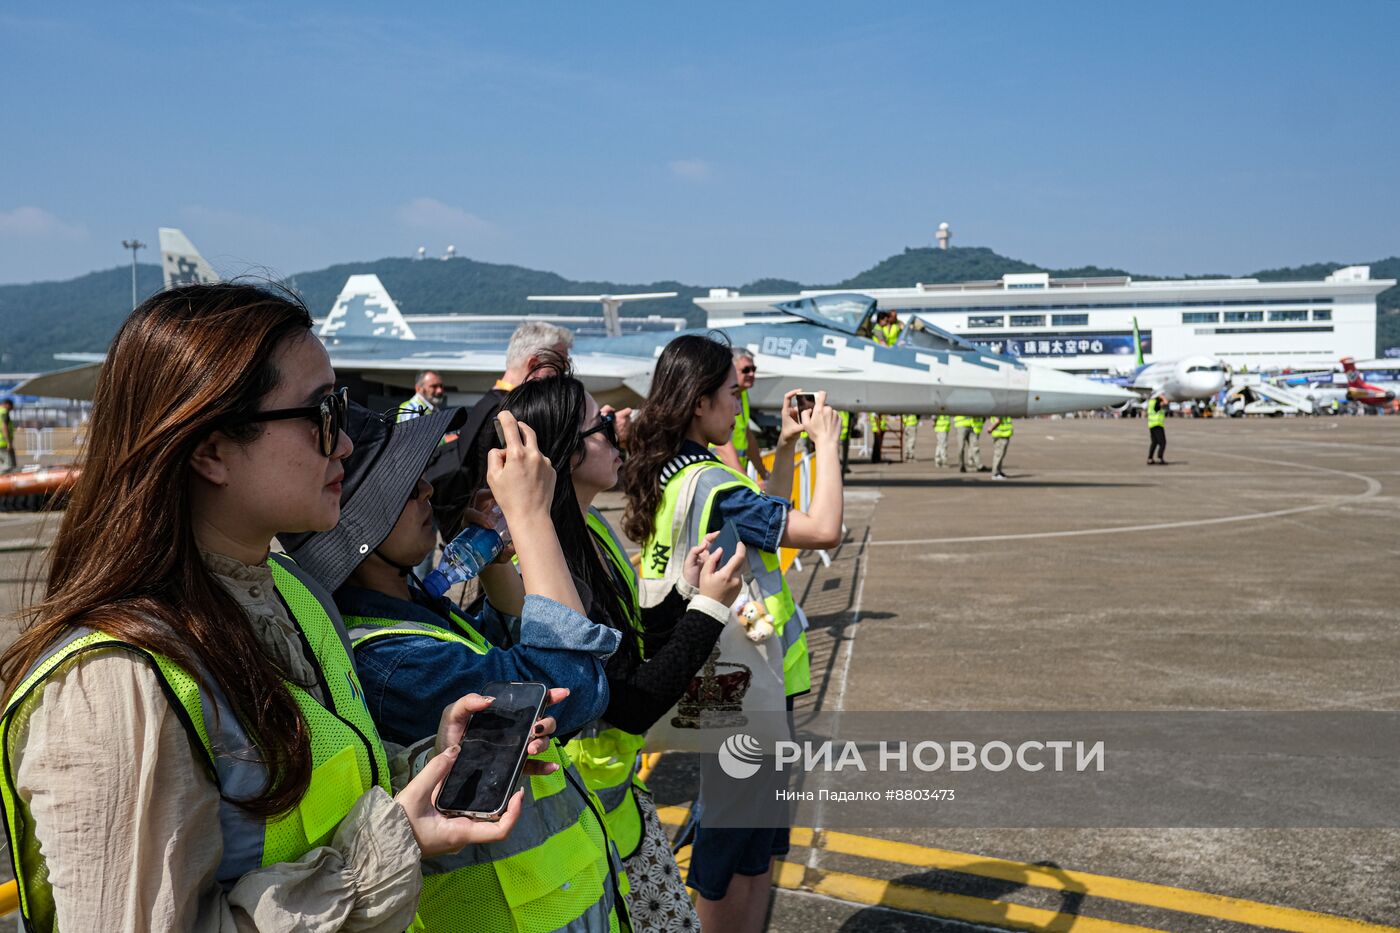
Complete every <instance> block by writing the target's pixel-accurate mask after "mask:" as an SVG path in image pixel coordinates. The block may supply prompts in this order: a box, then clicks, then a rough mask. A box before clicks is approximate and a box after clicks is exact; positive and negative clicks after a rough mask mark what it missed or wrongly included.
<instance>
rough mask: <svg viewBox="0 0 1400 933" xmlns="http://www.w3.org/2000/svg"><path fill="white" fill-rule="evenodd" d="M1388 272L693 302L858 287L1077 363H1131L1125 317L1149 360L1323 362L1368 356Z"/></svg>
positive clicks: (1015, 282)
mask: <svg viewBox="0 0 1400 933" xmlns="http://www.w3.org/2000/svg"><path fill="white" fill-rule="evenodd" d="M1394 284H1395V280H1394V279H1381V280H1372V279H1371V277H1370V268H1369V267H1368V266H1350V267H1348V268H1345V269H1339V270H1337V272H1335V273H1333V274H1332V275H1329V276H1328V277H1327V278H1326V279H1324V280H1322V281H1310V282H1260V281H1258V280H1257V279H1184V280H1174V281H1146V282H1143V281H1137V282H1135V281H1133V280H1132V279H1131V278H1129V277H1118V278H1088V279H1054V278H1051V277H1050V275H1049V274H1048V273H1043V272H1039V273H1029V274H1018V275H1005V276H1002V278H1001V279H1000V280H999V281H992V282H965V283H956V284H950V285H922V284H920V285H916V286H914V287H912V288H875V289H861V290H856V289H841V290H827V291H804V292H802V293H801V294H800V295H740V294H739V293H738V292H734V291H730V290H727V289H712V290H711V292H710V295H709V297H707V298H696V299H695V303H696V304H697V305H699V306H700V307H701V308H703V309H704V310H705V311H706V312H707V313H708V315H709V324H710V326H711V327H724V326H727V325H734V324H739V323H755V322H757V321H761V320H775V319H780V318H781V315H779V314H778V312H775V311H774V310H773V308H772V305H773V304H774V303H776V302H779V301H787V300H791V299H793V298H797V297H801V296H806V295H814V294H832V293H837V292H838V291H859V293H860V294H863V295H869V296H870V297H872V298H874V299H876V300H877V301H878V302H879V307H880V308H881V310H893V311H895V312H897V313H898V314H899V316H900V318H901V319H904V318H906V317H907V316H908V315H910V314H915V313H917V314H919V315H922V316H924V317H926V318H927V319H928V320H929V321H930V322H931V323H933V324H936V325H937V326H939V327H941V328H943V329H944V330H947V331H951V332H952V333H954V334H957V335H958V336H960V337H963V338H964V339H966V340H969V341H971V342H973V343H975V344H978V345H981V346H983V347H985V348H987V349H990V350H992V351H993V352H995V353H1004V354H1006V355H1008V356H1014V357H1019V358H1021V359H1023V360H1024V361H1025V362H1027V363H1036V364H1039V365H1044V366H1052V367H1054V368H1056V369H1061V370H1065V371H1067V372H1076V373H1113V372H1120V371H1124V370H1127V369H1130V368H1132V367H1133V365H1134V363H1135V357H1134V355H1133V319H1134V318H1136V319H1137V322H1138V328H1139V331H1140V333H1141V335H1142V341H1143V349H1144V353H1145V355H1146V358H1147V360H1148V361H1149V362H1151V361H1152V360H1169V359H1177V358H1180V357H1185V356H1195V355H1203V356H1211V357H1216V358H1218V359H1221V360H1224V361H1225V362H1226V363H1227V364H1229V365H1230V366H1231V367H1233V368H1236V369H1238V368H1241V367H1247V368H1248V369H1250V370H1255V371H1257V370H1260V369H1265V370H1276V369H1311V368H1319V367H1327V368H1330V367H1331V366H1332V365H1333V364H1335V363H1336V362H1337V361H1338V360H1339V359H1340V358H1341V357H1343V356H1351V357H1355V358H1356V359H1359V360H1366V359H1371V358H1372V357H1374V356H1375V355H1376V296H1377V295H1378V294H1380V293H1381V292H1382V291H1384V290H1385V289H1387V288H1389V287H1391V286H1392V285H1394Z"/></svg>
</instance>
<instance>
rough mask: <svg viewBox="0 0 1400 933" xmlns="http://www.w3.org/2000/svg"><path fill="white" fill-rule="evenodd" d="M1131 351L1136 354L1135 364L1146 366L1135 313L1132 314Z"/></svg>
mask: <svg viewBox="0 0 1400 933" xmlns="http://www.w3.org/2000/svg"><path fill="white" fill-rule="evenodd" d="M1133 352H1134V353H1136V354H1137V364H1138V365H1139V366H1146V365H1147V361H1146V360H1144V359H1143V358H1142V337H1141V336H1140V335H1139V334H1138V322H1137V315H1133Z"/></svg>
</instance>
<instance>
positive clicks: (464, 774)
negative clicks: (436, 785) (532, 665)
mask: <svg viewBox="0 0 1400 933" xmlns="http://www.w3.org/2000/svg"><path fill="white" fill-rule="evenodd" d="M481 692H482V693H483V694H485V695H487V696H493V697H495V698H496V699H495V701H494V702H492V704H491V705H490V706H489V707H487V708H486V709H484V710H482V711H481V712H479V713H472V718H471V720H470V721H468V723H467V731H466V733H465V734H464V735H463V736H462V750H461V751H460V752H459V753H458V754H457V760H456V761H455V762H454V763H453V765H452V771H451V773H449V774H448V775H447V780H446V781H444V782H443V784H442V789H441V790H439V791H438V795H437V801H436V803H437V808H438V809H439V810H446V811H450V812H455V813H480V814H500V813H501V812H503V811H504V810H505V807H506V803H507V802H509V800H510V795H511V794H513V793H515V786H516V783H517V782H518V781H519V779H520V771H521V768H522V767H523V766H524V763H525V748H526V746H527V745H528V744H529V742H530V735H531V731H532V730H533V728H534V725H535V720H536V719H537V718H539V715H540V712H541V711H542V709H543V707H544V701H545V694H546V689H545V686H544V684H535V683H502V682H496V683H491V684H487V685H486V686H485V687H484V688H483V689H482V691H481Z"/></svg>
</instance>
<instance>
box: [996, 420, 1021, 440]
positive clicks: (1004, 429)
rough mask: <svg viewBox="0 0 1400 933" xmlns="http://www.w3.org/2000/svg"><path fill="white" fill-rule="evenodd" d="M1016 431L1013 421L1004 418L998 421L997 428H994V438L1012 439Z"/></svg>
mask: <svg viewBox="0 0 1400 933" xmlns="http://www.w3.org/2000/svg"><path fill="white" fill-rule="evenodd" d="M1014 430H1015V428H1013V427H1012V426H1011V419H1010V418H1008V417H1003V418H1000V419H998V421H997V426H996V427H994V428H992V437H1010V436H1011V433H1012V432H1013V431H1014Z"/></svg>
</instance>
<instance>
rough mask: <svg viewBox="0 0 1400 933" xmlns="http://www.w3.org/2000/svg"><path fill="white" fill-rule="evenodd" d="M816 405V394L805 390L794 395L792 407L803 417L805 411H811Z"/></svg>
mask: <svg viewBox="0 0 1400 933" xmlns="http://www.w3.org/2000/svg"><path fill="white" fill-rule="evenodd" d="M816 407H817V397H816V396H815V395H811V394H809V393H805V392H804V393H801V394H798V395H794V396H793V397H792V408H793V411H795V412H797V415H798V417H801V416H802V413H803V412H804V411H811V410H812V409H813V408H816Z"/></svg>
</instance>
